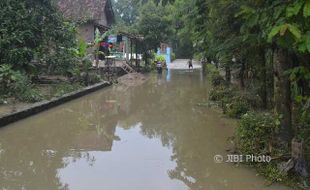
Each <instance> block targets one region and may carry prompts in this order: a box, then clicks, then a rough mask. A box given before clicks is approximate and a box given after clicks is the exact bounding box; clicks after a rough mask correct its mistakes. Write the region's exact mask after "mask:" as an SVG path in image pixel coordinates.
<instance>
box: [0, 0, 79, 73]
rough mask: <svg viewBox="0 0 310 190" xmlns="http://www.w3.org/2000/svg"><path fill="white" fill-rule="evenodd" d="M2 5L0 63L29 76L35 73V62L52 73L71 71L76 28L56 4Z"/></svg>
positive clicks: (26, 0)
mask: <svg viewBox="0 0 310 190" xmlns="http://www.w3.org/2000/svg"><path fill="white" fill-rule="evenodd" d="M0 5H1V13H0V20H1V22H0V28H1V38H0V64H10V65H12V66H13V67H14V69H15V70H20V71H27V72H28V73H27V74H28V75H30V74H35V70H36V69H35V68H36V66H35V65H34V64H32V61H34V60H35V61H37V62H39V63H42V64H41V65H43V66H44V67H45V70H48V71H49V72H57V73H65V72H66V70H67V69H70V68H71V66H72V64H71V63H72V62H73V61H74V60H75V57H74V54H73V52H72V51H71V49H70V48H72V47H74V45H75V36H76V32H75V26H74V25H73V24H71V23H68V22H65V20H64V18H63V16H62V14H60V13H59V12H58V10H57V7H56V6H55V5H54V1H50V0H47V1H35V0H1V1H0ZM46 66H47V67H46ZM41 70H42V69H41Z"/></svg>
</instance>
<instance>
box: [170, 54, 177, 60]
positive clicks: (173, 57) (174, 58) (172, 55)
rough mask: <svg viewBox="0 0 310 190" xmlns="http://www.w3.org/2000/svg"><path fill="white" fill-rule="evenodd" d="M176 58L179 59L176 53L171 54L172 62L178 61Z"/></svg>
mask: <svg viewBox="0 0 310 190" xmlns="http://www.w3.org/2000/svg"><path fill="white" fill-rule="evenodd" d="M176 58H177V57H176V55H175V53H172V54H171V61H174V60H176Z"/></svg>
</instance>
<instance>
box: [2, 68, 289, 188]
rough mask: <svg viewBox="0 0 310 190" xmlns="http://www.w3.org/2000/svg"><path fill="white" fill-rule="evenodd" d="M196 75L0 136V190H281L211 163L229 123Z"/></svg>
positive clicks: (66, 109) (54, 114) (66, 110)
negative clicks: (211, 104)
mask: <svg viewBox="0 0 310 190" xmlns="http://www.w3.org/2000/svg"><path fill="white" fill-rule="evenodd" d="M209 88H210V87H209V85H208V82H207V81H206V80H205V79H204V77H203V75H201V73H200V71H199V70H195V71H194V72H187V71H183V70H175V71H169V72H168V73H165V72H164V73H163V75H157V74H150V75H149V76H148V79H147V81H146V82H145V83H143V84H142V85H140V86H133V87H130V88H128V87H124V86H122V85H117V86H113V87H108V88H107V89H104V90H101V91H98V92H96V93H93V94H91V95H88V96H85V97H83V98H80V99H77V100H74V101H72V102H69V103H67V104H64V105H62V106H59V107H56V108H53V109H51V110H49V111H46V112H43V113H40V114H38V115H36V116H33V117H30V118H27V119H25V120H22V121H19V122H16V123H14V124H11V125H9V126H7V127H5V128H2V129H0V189H9V190H15V189H16V190H19V189H25V190H36V189H39V190H57V189H70V190H85V189H90V190H97V189H98V190H99V189H100V190H102V189H105V190H125V189H126V190H188V189H190V190H262V189H268V190H286V189H287V188H285V187H283V186H281V185H272V186H270V187H266V186H265V181H264V179H263V178H262V177H260V176H256V173H255V171H253V170H251V169H249V168H244V167H236V166H234V165H233V164H230V163H216V162H215V161H214V156H215V155H218V154H221V155H225V154H227V153H226V152H225V148H226V140H227V138H228V137H230V136H232V135H233V132H234V126H235V121H234V120H229V119H225V118H223V116H221V115H220V114H219V113H218V112H216V111H214V110H212V109H209V108H207V107H201V106H197V105H198V104H199V103H205V102H207V93H208V90H209Z"/></svg>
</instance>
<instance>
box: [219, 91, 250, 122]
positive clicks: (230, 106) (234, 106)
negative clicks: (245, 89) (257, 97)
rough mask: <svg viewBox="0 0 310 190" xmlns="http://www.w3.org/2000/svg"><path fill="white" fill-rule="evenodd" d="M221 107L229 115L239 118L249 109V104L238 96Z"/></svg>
mask: <svg viewBox="0 0 310 190" xmlns="http://www.w3.org/2000/svg"><path fill="white" fill-rule="evenodd" d="M223 109H224V113H226V114H227V115H228V116H229V117H232V118H240V117H241V116H242V115H243V114H245V113H247V112H248V111H249V109H250V105H249V104H248V103H247V102H246V101H244V100H243V99H242V98H241V97H240V96H238V97H234V98H233V99H232V101H231V102H230V103H227V104H225V105H224V108H223Z"/></svg>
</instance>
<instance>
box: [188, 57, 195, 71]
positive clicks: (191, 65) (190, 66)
mask: <svg viewBox="0 0 310 190" xmlns="http://www.w3.org/2000/svg"><path fill="white" fill-rule="evenodd" d="M188 69H194V67H193V60H192V59H190V60H189V61H188Z"/></svg>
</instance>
